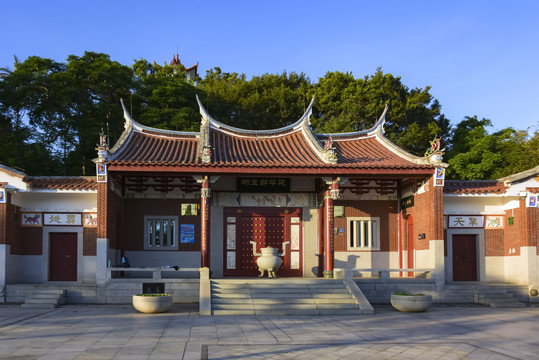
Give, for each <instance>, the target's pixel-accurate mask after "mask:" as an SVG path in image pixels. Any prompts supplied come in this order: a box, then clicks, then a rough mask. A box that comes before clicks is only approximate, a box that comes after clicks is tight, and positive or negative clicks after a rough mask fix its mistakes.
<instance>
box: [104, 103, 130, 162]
mask: <svg viewBox="0 0 539 360" xmlns="http://www.w3.org/2000/svg"><path fill="white" fill-rule="evenodd" d="M120 104H121V105H122V109H123V112H124V120H125V122H124V131H123V132H122V135H120V137H119V138H118V140H117V141H116V144H114V146H113V147H112V149H110V150H109V154H110V155H111V156H110V159H106V160H114V158H115V156H114V155H118V154H116V152H117V151H118V150H120V148H121V147H122V146H123V145H124V144H125V143H126V142H127V140H128V139H129V138H130V135H131V134H132V132H133V125H134V124H135V120H133V119H132V118H131V115H129V113H128V112H127V109H126V108H125V104H124V101H123V100H122V99H120Z"/></svg>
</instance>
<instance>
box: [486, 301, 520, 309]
mask: <svg viewBox="0 0 539 360" xmlns="http://www.w3.org/2000/svg"><path fill="white" fill-rule="evenodd" d="M489 305H490V307H495V308H523V307H526V304H524V303H521V302H510V303H507V302H491V303H490V304H489Z"/></svg>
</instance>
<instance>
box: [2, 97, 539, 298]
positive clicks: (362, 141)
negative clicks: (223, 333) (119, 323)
mask: <svg viewBox="0 0 539 360" xmlns="http://www.w3.org/2000/svg"><path fill="white" fill-rule="evenodd" d="M197 101H198V99H197ZM313 102H314V99H313V101H311V103H310V105H309V107H308V108H307V110H306V111H305V113H304V114H303V116H302V117H301V118H300V119H299V120H298V121H296V122H295V123H293V124H291V125H288V126H286V127H283V128H280V129H274V130H258V131H254V130H244V129H238V128H234V127H231V126H229V125H226V124H223V123H221V122H219V121H217V120H215V119H213V118H212V117H211V115H210V114H208V113H207V112H206V110H205V109H204V107H203V105H202V104H201V102H200V101H198V104H199V108H200V114H201V125H200V131H199V132H179V131H169V130H161V129H155V128H150V127H147V126H144V125H142V124H139V123H137V122H136V121H135V120H134V119H132V118H131V116H130V114H129V113H128V112H127V110H126V109H125V107H124V118H125V130H124V132H123V134H122V135H121V137H120V138H119V140H118V141H117V143H116V144H115V145H114V146H113V147H112V148H110V149H109V148H108V147H107V145H106V143H107V141H106V140H105V139H102V141H101V143H100V145H99V148H98V158H97V159H96V160H95V162H96V167H97V176H96V177H94V178H85V177H84V178H83V177H76V178H72V177H32V176H27V175H26V174H24V173H22V172H20V171H17V170H14V169H10V168H7V167H4V166H2V167H0V190H1V192H0V199H1V200H0V225H1V226H0V262H1V263H2V268H0V286H2V287H4V288H7V291H5V292H4V295H5V296H7V298H8V300H9V299H11V301H22V295H21V294H22V292H20V293H17V292H16V290H15V289H16V285H17V284H57V283H58V282H65V283H66V284H71V285H73V286H75V285H80V286H81V287H82V286H87V289H86V290H84V291H87V292H88V294H90V295H83V294H82V293H83V292H84V291H82V290H81V292H80V294H82V295H80V296H79V297H78V298H77V296H78V295H77V296H75V295H73V299H75V300H74V301H77V300H78V301H79V302H84V301H88V302H98V303H99V302H103V303H111V302H122V301H123V300H125V299H126V296H127V295H128V294H127V293H129V291H131V293H133V294H134V293H135V292H140V291H139V287H140V284H138V283H137V285H136V286H132V287H129V286H126V287H122V286H121V285H120V282H119V281H121V280H122V279H117V278H115V276H116V277H117V276H125V278H124V279H125V280H128V279H129V276H128V275H124V274H123V273H122V274H119V271H118V270H117V266H121V265H126V264H125V263H126V261H128V262H129V265H130V267H131V269H132V270H133V271H135V270H138V271H141V272H143V271H150V272H151V271H154V272H159V274H158V275H155V276H154V277H153V280H156V279H157V280H159V281H160V282H163V283H165V284H166V286H167V289H169V290H170V291H174V289H175V288H174V287H173V286H174V285H173V284H174V283H175V282H181V281H180V280H177V279H174V280H169V279H168V278H167V275H169V276H172V275H174V274H175V271H174V270H173V268H174V267H176V268H180V270H181V269H185V270H186V274H187V275H186V276H185V277H183V278H184V279H185V280H182V281H184V282H185V283H186V284H187V283H188V284H189V285H185V286H186V288H188V289H191V290H190V292H189V291H187V292H182V293H180V290H178V293H177V297H176V300H177V301H178V302H182V301H185V302H188V301H198V297H197V296H198V293H197V291H199V287H198V278H197V277H198V274H197V272H196V270H197V269H199V268H209V270H210V271H211V276H212V278H214V279H227V278H253V279H256V278H257V276H258V275H259V269H258V267H257V263H256V259H257V256H256V255H255V254H256V253H257V252H259V251H260V250H261V249H262V248H265V247H272V248H276V249H277V250H278V251H279V253H280V254H282V266H281V267H280V269H279V270H278V275H279V276H280V277H281V278H288V277H290V278H303V279H306V278H339V277H340V276H341V275H342V273H343V272H345V273H346V274H349V275H346V276H351V277H352V278H353V279H354V281H355V283H357V285H358V286H359V289H361V290H362V291H363V293H365V295H366V297H367V298H368V299H369V301H371V302H374V303H376V302H387V301H386V300H387V299H386V298H387V296H386V295H379V292H377V291H375V289H376V285H374V284H375V282H371V283H369V281H371V279H373V278H376V279H377V280H373V281H379V282H378V283H376V284H379V283H380V282H384V283H385V282H388V281H389V282H391V281H393V280H394V281H404V285H403V286H406V284H414V285H413V286H419V287H418V288H420V289H426V290H425V291H426V292H431V293H432V294H433V295H434V298H435V301H437V302H452V301H454V299H453V298H452V296H453V295H452V294H453V293H452V292H451V291H452V290H451V286H453V285H455V284H457V285H458V284H459V283H460V284H469V283H470V282H472V283H473V284H488V283H504V284H510V285H518V286H520V287H523V288H525V290H524V291H523V292H522V291H521V294H525V295H523V296H524V297H526V296H528V293H529V291H531V290H533V289H537V287H538V285H539V274H538V273H539V247H538V237H539V236H538V233H539V232H538V222H539V215H538V214H539V210H538V209H537V200H538V199H537V197H538V196H539V167H537V168H534V169H531V170H529V171H526V172H523V173H520V174H516V175H513V176H510V177H507V178H504V179H500V180H495V181H448V180H445V169H446V167H447V164H445V163H443V162H442V155H443V152H442V151H441V150H440V149H439V146H436V144H434V143H433V144H431V145H432V147H431V149H430V151H429V152H428V156H425V157H417V156H414V155H412V154H410V153H408V152H407V151H405V150H403V149H401V148H400V147H398V146H397V145H395V144H393V143H392V142H390V141H389V140H388V139H387V138H386V137H385V136H384V122H385V115H386V112H387V107H386V109H385V110H384V112H383V114H381V116H380V118H379V120H378V121H377V122H376V123H375V125H374V126H373V127H372V128H371V129H368V130H364V131H358V132H353V133H339V134H316V133H314V132H313V130H312V129H311V127H310V122H309V118H310V116H311V111H312V106H313ZM122 106H123V104H122ZM114 269H116V270H114ZM161 269H163V271H161ZM165 269H166V270H167V271H164V270H165ZM168 270H170V271H168ZM187 270H188V271H187ZM189 271H190V272H189ZM161 272H162V274H161ZM171 279H172V278H171ZM407 280H413V281H416V280H417V281H424V283H421V284H420V285H417V284H419V283H417V282H408V283H406V282H405V281H407ZM113 281H115V282H114V286H110V283H111V282H113ZM141 283H142V281H141ZM131 284H132V283H131ZM399 284H401V285H402V284H403V283H399ZM182 286H183V285H182ZM422 286H424V287H422ZM11 288H13V289H14V290H12V295H10V294H9V293H10V289H11ZM179 288H180V287H178V289H179ZM380 288H382V287H380ZM385 288H386V289H387V288H388V287H387V286H385ZM88 289H89V290H88ZM118 289H122V291H123V293H122V295H118V294H116V293H115V292H114V291H115V290H116V291H117V290H118ZM21 291H22V290H21ZM182 291H183V290H182ZM6 293H7V295H6ZM126 294H127V295H126ZM10 296H11V298H10ZM525 300H526V301H532V300H533V299H532V296H529V297H526V299H525ZM457 302H458V301H457ZM471 302H473V299H472V301H471Z"/></svg>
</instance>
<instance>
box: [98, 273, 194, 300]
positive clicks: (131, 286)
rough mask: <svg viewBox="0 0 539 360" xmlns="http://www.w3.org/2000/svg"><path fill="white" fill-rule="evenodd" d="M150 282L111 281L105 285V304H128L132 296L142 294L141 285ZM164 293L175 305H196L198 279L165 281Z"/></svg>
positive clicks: (139, 280) (138, 280)
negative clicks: (170, 296) (168, 295)
mask: <svg viewBox="0 0 539 360" xmlns="http://www.w3.org/2000/svg"><path fill="white" fill-rule="evenodd" d="M148 282H152V281H151V279H136V280H135V279H122V280H118V281H115V280H111V281H109V282H108V283H107V285H106V291H105V294H106V303H107V304H129V303H131V300H132V297H133V295H136V294H140V293H142V284H143V283H148ZM162 282H164V283H165V292H166V293H167V294H171V295H172V296H173V298H174V300H173V301H174V303H176V304H181V303H184V304H187V303H198V301H199V292H200V290H199V289H200V285H199V284H200V281H199V279H174V280H170V279H167V280H166V281H162Z"/></svg>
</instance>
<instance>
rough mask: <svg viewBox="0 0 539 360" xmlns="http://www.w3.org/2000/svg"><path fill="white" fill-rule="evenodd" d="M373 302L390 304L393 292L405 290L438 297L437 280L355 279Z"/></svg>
mask: <svg viewBox="0 0 539 360" xmlns="http://www.w3.org/2000/svg"><path fill="white" fill-rule="evenodd" d="M354 281H355V282H356V284H357V286H358V287H359V288H360V289H361V291H362V292H363V294H364V295H365V297H367V299H368V300H369V302H370V303H371V304H390V303H391V294H393V293H394V292H395V291H403V292H406V293H410V294H417V293H421V294H425V295H432V298H433V299H435V298H436V296H435V295H436V282H435V281H434V280H424V279H402V280H395V279H390V280H383V279H361V280H360V279H354Z"/></svg>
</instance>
